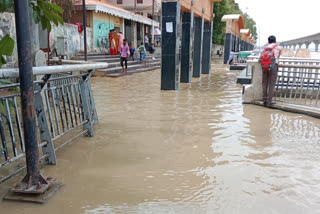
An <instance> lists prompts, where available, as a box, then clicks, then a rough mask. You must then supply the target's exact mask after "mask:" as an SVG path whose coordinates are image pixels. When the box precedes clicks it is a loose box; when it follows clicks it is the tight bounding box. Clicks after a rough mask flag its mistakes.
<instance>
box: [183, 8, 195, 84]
mask: <svg viewBox="0 0 320 214" xmlns="http://www.w3.org/2000/svg"><path fill="white" fill-rule="evenodd" d="M193 24H194V16H193V12H184V13H183V14H182V38H181V75H180V82H182V83H188V82H191V79H192V65H193V63H192V52H193Z"/></svg>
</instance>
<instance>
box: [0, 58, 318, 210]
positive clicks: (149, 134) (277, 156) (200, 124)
mask: <svg viewBox="0 0 320 214" xmlns="http://www.w3.org/2000/svg"><path fill="white" fill-rule="evenodd" d="M212 70H213V71H212V74H211V75H210V76H208V75H203V76H202V78H201V80H199V79H193V82H192V83H191V84H180V90H179V91H160V90H159V88H160V72H159V71H153V72H147V73H141V74H137V75H132V76H126V77H122V78H118V79H107V78H94V79H93V80H92V83H91V85H92V86H93V92H94V96H95V101H96V106H97V109H98V114H99V119H100V124H99V125H98V126H96V127H95V137H93V138H81V139H79V140H77V142H75V143H73V144H72V145H70V146H67V147H66V148H65V149H64V150H62V151H61V152H59V153H58V161H59V162H58V165H57V166H52V167H49V166H46V167H45V168H44V169H43V174H47V175H50V176H53V177H56V178H58V180H60V181H62V182H63V183H64V184H65V187H64V189H63V190H62V191H61V192H59V193H58V194H57V195H56V196H55V197H54V198H53V199H52V200H51V201H50V202H49V203H48V204H46V205H43V206H37V205H30V204H15V203H6V202H0V211H1V213H48V214H50V213H183V214H185V213H246V214H248V213H317V212H318V210H319V208H320V196H319V192H320V182H319V181H320V180H319V172H318V171H319V170H317V166H318V165H319V163H320V156H319V153H320V146H319V128H320V125H319V123H318V120H316V119H314V118H309V117H306V116H300V115H295V114H289V113H284V112H279V111H275V110H271V109H265V108H261V107H257V106H251V105H242V102H241V90H242V89H241V86H237V85H236V84H235V80H236V77H237V75H238V74H239V72H233V71H226V70H225V68H224V66H223V65H222V64H221V63H217V62H215V64H214V65H213V66H212ZM16 181H17V179H15V180H11V181H10V182H8V183H7V184H5V185H2V186H0V191H1V192H4V190H5V189H6V188H8V187H9V186H10V185H12V184H13V183H15V182H16Z"/></svg>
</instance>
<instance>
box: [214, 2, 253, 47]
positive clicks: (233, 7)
mask: <svg viewBox="0 0 320 214" xmlns="http://www.w3.org/2000/svg"><path fill="white" fill-rule="evenodd" d="M214 13H215V17H214V21H213V22H214V26H213V27H214V30H213V38H212V40H213V43H214V44H220V45H223V44H224V37H225V32H226V23H225V22H222V21H221V19H222V17H223V16H224V15H227V14H240V15H242V17H243V19H244V24H245V28H248V29H250V31H251V33H252V35H253V36H254V38H255V39H257V28H256V26H255V25H256V22H255V21H254V20H253V19H252V18H251V17H250V16H249V15H248V14H247V13H244V12H243V11H242V10H241V9H240V7H239V4H238V3H236V2H235V1H234V0H222V1H221V2H216V3H215V4H214Z"/></svg>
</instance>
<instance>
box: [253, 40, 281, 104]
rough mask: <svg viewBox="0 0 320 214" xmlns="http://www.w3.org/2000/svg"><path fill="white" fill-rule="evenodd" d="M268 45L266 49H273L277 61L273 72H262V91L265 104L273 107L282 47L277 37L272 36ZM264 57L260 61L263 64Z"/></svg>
mask: <svg viewBox="0 0 320 214" xmlns="http://www.w3.org/2000/svg"><path fill="white" fill-rule="evenodd" d="M268 43H269V44H268V45H267V46H266V47H268V48H271V49H273V53H274V58H275V60H276V64H275V67H274V68H273V69H271V70H269V71H268V70H267V71H265V70H263V71H262V90H263V102H264V104H265V105H272V104H275V102H274V101H272V98H273V95H274V89H275V86H276V83H277V78H278V66H279V59H280V55H281V51H282V47H281V46H280V45H278V44H277V39H276V37H275V36H270V37H269V38H268ZM261 60H262V56H261V57H260V59H259V62H261Z"/></svg>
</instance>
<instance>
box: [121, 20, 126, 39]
mask: <svg viewBox="0 0 320 214" xmlns="http://www.w3.org/2000/svg"><path fill="white" fill-rule="evenodd" d="M120 31H121V32H122V35H123V36H124V35H126V32H125V31H126V30H125V25H124V19H121V20H120Z"/></svg>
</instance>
